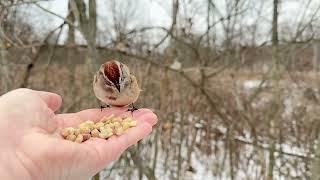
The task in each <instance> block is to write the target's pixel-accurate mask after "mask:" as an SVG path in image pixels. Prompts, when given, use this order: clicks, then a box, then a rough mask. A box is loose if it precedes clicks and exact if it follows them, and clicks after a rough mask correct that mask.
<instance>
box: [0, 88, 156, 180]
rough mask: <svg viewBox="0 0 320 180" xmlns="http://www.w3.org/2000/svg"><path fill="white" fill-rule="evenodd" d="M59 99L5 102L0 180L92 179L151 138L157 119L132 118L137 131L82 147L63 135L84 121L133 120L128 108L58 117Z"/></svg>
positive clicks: (16, 94)
mask: <svg viewBox="0 0 320 180" xmlns="http://www.w3.org/2000/svg"><path fill="white" fill-rule="evenodd" d="M61 102H62V100H61V97H60V96H59V95H57V94H54V93H50V92H43V91H34V90H30V89H18V90H14V91H11V92H9V93H7V94H4V95H3V96H1V97H0V142H1V154H0V179H24V180H27V179H41V180H42V179H48V180H50V179H77V180H78V179H88V178H89V177H91V176H93V175H94V174H95V173H97V172H99V171H100V170H102V169H103V168H104V167H105V166H106V165H107V164H108V163H110V162H111V161H113V160H116V159H117V158H118V157H119V156H120V155H121V153H122V152H124V150H126V149H127V148H128V147H130V146H131V145H133V144H135V143H137V141H139V140H141V139H142V138H144V137H146V136H147V135H148V134H150V132H151V130H152V126H153V125H155V124H156V122H157V117H156V115H155V114H154V113H152V112H151V111H150V110H148V109H139V110H138V111H135V112H133V118H134V119H136V120H137V126H136V127H133V128H130V129H128V130H127V131H126V132H125V133H124V134H123V135H121V136H119V137H117V136H112V137H111V138H109V139H108V140H104V139H99V138H90V139H89V140H88V141H86V142H84V143H81V144H78V143H74V142H70V141H67V140H64V139H63V138H62V137H61V136H60V134H59V131H60V130H61V129H62V128H64V127H70V126H76V125H78V124H80V123H81V122H82V121H85V120H93V121H98V120H99V119H101V118H102V117H103V116H106V115H110V114H115V115H118V116H123V115H126V116H128V115H130V116H131V112H126V109H124V108H107V109H104V110H103V111H102V112H101V111H100V109H88V110H84V111H80V112H78V113H68V114H57V115H56V114H55V113H54V111H56V110H57V109H58V108H59V107H60V105H61Z"/></svg>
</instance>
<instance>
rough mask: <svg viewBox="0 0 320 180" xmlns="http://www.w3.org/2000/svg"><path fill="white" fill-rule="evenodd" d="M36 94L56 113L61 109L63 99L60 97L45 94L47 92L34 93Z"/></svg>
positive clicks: (48, 93)
mask: <svg viewBox="0 0 320 180" xmlns="http://www.w3.org/2000/svg"><path fill="white" fill-rule="evenodd" d="M34 92H36V93H37V94H38V95H39V96H40V98H41V99H42V100H43V101H44V102H45V103H46V104H47V106H48V107H49V108H50V109H51V110H52V111H56V110H58V109H59V108H60V106H61V103H62V98H61V96H60V95H58V94H55V93H51V92H45V91H34Z"/></svg>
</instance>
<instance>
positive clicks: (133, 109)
mask: <svg viewBox="0 0 320 180" xmlns="http://www.w3.org/2000/svg"><path fill="white" fill-rule="evenodd" d="M137 110H139V109H138V108H137V107H135V106H134V104H133V103H132V104H131V107H130V108H128V110H127V111H131V115H132V116H133V112H134V111H137Z"/></svg>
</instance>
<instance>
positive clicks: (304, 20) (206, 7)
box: [0, 0, 320, 180]
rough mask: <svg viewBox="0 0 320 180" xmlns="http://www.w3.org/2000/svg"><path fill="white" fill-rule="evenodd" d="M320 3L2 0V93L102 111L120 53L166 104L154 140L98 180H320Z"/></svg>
mask: <svg viewBox="0 0 320 180" xmlns="http://www.w3.org/2000/svg"><path fill="white" fill-rule="evenodd" d="M319 11H320V2H319V1H318V0H166V1H165V0H135V1H133V0H108V1H104V0H0V93H1V94H3V93H5V92H7V91H10V90H12V89H15V88H20V87H27V88H33V89H37V90H45V91H51V92H55V93H58V94H60V95H61V96H62V97H63V99H64V103H63V106H62V108H61V109H60V111H59V112H60V113H66V112H75V111H79V110H82V109H85V108H98V107H100V103H99V101H98V100H97V99H96V98H95V97H94V95H93V91H92V80H93V73H94V72H95V71H96V70H97V69H98V67H99V66H100V64H101V63H103V62H105V61H107V60H110V59H118V60H120V61H122V62H124V63H126V64H127V65H128V66H129V67H130V68H131V69H132V71H133V72H134V73H135V75H136V77H137V79H138V82H139V85H140V86H141V88H142V89H143V91H142V93H141V95H140V98H139V100H138V102H137V106H138V107H148V108H151V109H154V111H155V113H156V114H157V115H158V118H159V123H158V125H157V126H156V127H155V128H154V131H153V133H152V135H151V136H150V137H148V138H146V139H145V140H143V141H141V142H139V144H138V145H136V146H135V147H132V148H130V150H129V151H127V152H126V153H124V154H123V155H122V156H121V158H120V160H118V161H116V162H114V163H113V164H111V165H109V166H108V167H107V168H106V169H104V170H103V171H101V172H100V173H99V174H97V175H96V176H94V177H93V179H95V180H98V179H128V180H130V179H139V180H145V179H151V180H153V179H160V180H162V179H163V180H169V179H170V180H171V179H173V180H180V179H190V180H193V179H195V180H202V179H204V180H211V179H212V180H213V179H218V180H220V179H221V180H229V179H230V180H238V179H239V180H257V179H266V180H272V179H276V180H278V179H279V180H280V179H281V180H282V179H299V180H300V179H311V178H312V179H319V174H320V173H319V172H318V170H319V169H320V162H318V161H317V160H318V157H319V156H320V149H319V150H318V151H319V152H317V146H316V143H317V139H318V134H319V127H320V104H319V102H320V94H319V88H318V87H319V85H320V81H319V75H320V72H319V70H320V12H319Z"/></svg>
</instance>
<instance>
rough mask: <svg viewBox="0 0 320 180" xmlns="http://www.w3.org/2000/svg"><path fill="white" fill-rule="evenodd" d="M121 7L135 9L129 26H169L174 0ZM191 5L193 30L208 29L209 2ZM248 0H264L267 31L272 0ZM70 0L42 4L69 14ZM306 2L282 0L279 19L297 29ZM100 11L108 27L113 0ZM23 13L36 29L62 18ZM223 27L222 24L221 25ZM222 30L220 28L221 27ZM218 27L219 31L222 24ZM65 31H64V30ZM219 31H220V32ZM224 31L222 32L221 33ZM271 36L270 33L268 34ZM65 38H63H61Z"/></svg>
mask: <svg viewBox="0 0 320 180" xmlns="http://www.w3.org/2000/svg"><path fill="white" fill-rule="evenodd" d="M116 2H117V4H118V7H117V10H119V11H121V10H125V8H124V7H125V6H127V5H128V2H129V3H131V4H130V5H129V6H130V7H132V8H134V9H136V11H135V14H134V16H133V17H132V18H131V19H130V22H129V24H130V26H132V27H137V26H138V27H142V26H164V27H169V26H170V24H171V18H170V16H171V2H172V1H171V0H116ZM188 2H190V0H180V3H184V4H188ZM192 2H193V3H192V5H185V6H181V7H180V13H181V14H187V16H191V17H193V19H194V22H193V23H194V26H193V31H195V32H199V33H201V32H203V31H204V30H205V29H206V23H205V22H206V18H205V17H206V16H205V15H206V12H205V11H206V6H205V4H204V2H205V0H193V1H192ZM215 2H217V6H218V8H219V9H220V11H221V12H222V13H223V12H225V4H224V3H223V2H225V1H222V0H219V1H215ZM246 2H247V3H250V4H251V5H250V6H248V7H257V6H258V4H259V3H260V2H265V6H264V9H263V13H262V15H263V16H265V18H264V23H261V25H260V27H259V28H260V31H261V33H262V34H265V35H266V34H267V33H268V32H269V31H270V24H271V17H272V16H271V15H272V0H247V1H246ZM67 3H68V0H50V1H49V2H41V3H40V5H41V6H43V7H45V8H47V9H49V10H50V11H52V12H55V13H56V14H59V15H61V16H63V17H66V14H67V5H68V4H67ZM318 4H319V2H316V0H314V2H313V3H312V4H310V6H309V8H308V9H310V10H309V11H308V12H309V13H311V12H313V11H314V10H315V9H316V8H317V7H318ZM305 6H306V1H304V0H283V1H282V3H281V5H280V19H279V21H280V23H287V24H289V25H290V26H292V28H293V29H294V26H295V25H296V24H297V21H300V20H301V16H302V12H303V11H304V8H305ZM97 8H98V10H97V12H98V27H99V29H101V30H104V29H108V25H110V24H111V23H112V18H110V17H111V14H110V13H111V12H110V1H109V0H108V1H106V0H97ZM22 9H24V16H26V17H32V18H27V19H28V21H30V22H31V24H33V25H34V27H35V28H36V30H37V31H39V32H43V31H49V30H50V29H53V28H55V27H57V26H59V25H60V24H61V23H62V22H63V20H61V19H60V18H57V17H55V16H53V15H51V14H49V13H47V12H44V11H43V10H41V9H39V8H37V7H36V6H33V7H30V6H27V8H26V7H23V8H22ZM256 16H257V14H256V13H255V12H254V11H252V13H248V15H247V16H245V17H244V18H245V21H244V22H245V23H246V24H250V23H254V21H255V20H256ZM220 28H221V27H220ZM220 30H221V29H220ZM217 31H219V26H218V29H217ZM220 33H222V32H220ZM64 34H65V33H64ZM218 34H219V32H218ZM221 35H222V34H221ZM267 38H268V37H267ZM62 39H63V38H62Z"/></svg>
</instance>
